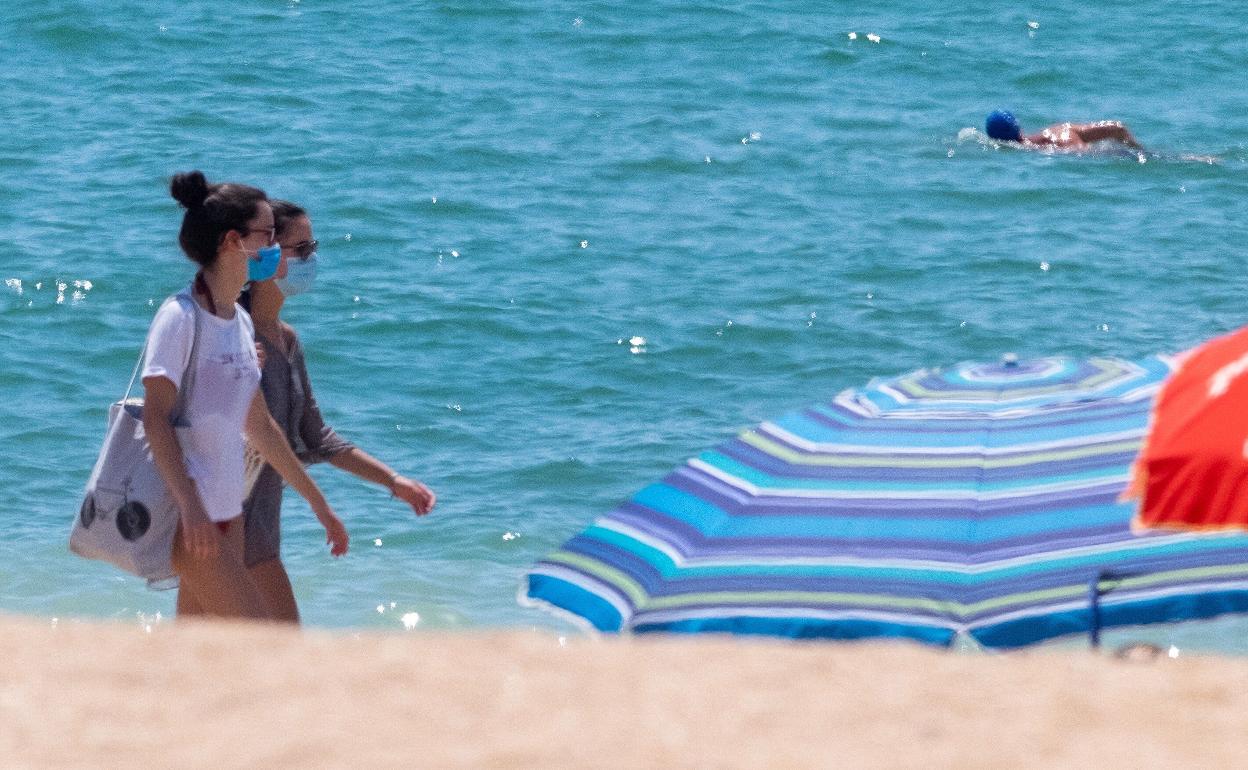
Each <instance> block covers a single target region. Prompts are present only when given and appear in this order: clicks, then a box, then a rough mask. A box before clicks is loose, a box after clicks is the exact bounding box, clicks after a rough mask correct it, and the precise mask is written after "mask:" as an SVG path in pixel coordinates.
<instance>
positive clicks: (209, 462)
mask: <svg viewBox="0 0 1248 770" xmlns="http://www.w3.org/2000/svg"><path fill="white" fill-rule="evenodd" d="M170 193H171V194H172V196H173V198H174V199H175V200H177V201H178V203H180V204H182V206H183V207H184V208H185V209H186V213H185V215H184V216H183V218H182V228H181V230H180V232H179V233H178V243H179V244H180V245H181V247H182V250H183V251H184V252H185V253H186V255H187V257H189V258H190V259H191V260H192V261H193V262H195V263H196V264H198V265H199V268H200V269H199V272H197V273H196V275H195V279H194V281H193V282H192V284H191V285H190V286H188V287H187V288H186V289H184V290H182V291H181V292H179V293H178V294H176V295H175V296H174V297H172V298H170V300H168V301H166V302H165V303H164V304H163V305H162V306H161V308H160V310H159V311H157V313H156V317H155V318H154V319H153V320H152V326H151V329H150V331H149V332H148V341H147V356H146V359H145V361H144V365H143V387H144V390H145V403H144V407H143V428H144V430H145V431H146V433H147V437H148V441H149V442H150V444H151V447H152V454H153V457H154V458H155V461H156V467H157V469H158V470H159V472H160V475H161V477H162V478H163V479H164V481H165V483H166V485H167V486H168V487H169V491H170V493H171V494H172V496H173V499H174V501H175V502H176V503H177V507H178V510H179V514H180V515H179V523H178V533H177V535H176V536H175V538H174V544H173V567H174V571H175V572H177V574H178V577H179V578H180V580H179V590H178V602H177V606H178V615H179V616H183V615H214V616H220V617H239V618H253V619H268V618H272V617H273V615H274V613H273V611H272V610H271V609H270V608H269V606H268V604H267V603H266V601H265V599H264V596H263V595H262V594H261V592H260V591H259V589H258V588H257V587H256V585H255V583H254V581H253V580H252V579H251V577H250V576H249V575H248V574H247V570H246V568H245V566H244V564H243V526H242V524H243V520H242V512H243V497H244V494H245V490H244V459H243V453H244V444H243V436H244V434H245V435H246V438H247V439H248V440H249V441H250V442H251V444H252V446H254V447H255V448H256V450H257V451H258V452H259V453H260V456H261V457H262V458H263V459H264V460H265V462H267V463H268V464H269V465H270V466H272V467H273V468H275V469H276V470H277V472H278V473H279V474H281V476H282V478H283V479H285V480H286V482H287V483H288V484H290V485H291V486H292V487H294V488H295V490H296V491H298V492H299V494H300V495H302V496H303V497H304V498H305V499H306V500H307V501H308V503H309V504H310V505H311V507H312V511H313V512H314V513H315V514H316V517H317V519H318V520H319V521H320V522H321V525H322V526H324V527H325V532H326V536H327V537H326V541H327V542H328V543H329V544H330V551H331V553H333V554H334V555H335V556H340V555H342V554H343V553H346V550H347V544H348V538H347V531H346V529H345V527H343V525H342V522H341V521H340V520H339V519H338V517H337V516H336V515H335V514H334V512H333V510H332V509H331V508H330V507H329V504H328V503H327V502H326V501H325V498H324V496H323V495H322V494H321V491H320V489H318V488H317V486H316V484H315V483H314V482H313V481H312V479H311V478H309V477H308V474H307V472H306V471H305V470H304V468H303V465H302V464H301V463H300V462H299V460H298V459H297V458H296V457H295V455H294V453H293V452H292V451H291V450H290V446H289V445H288V444H287V443H286V437H285V436H284V435H283V433H282V432H281V430H280V429H279V428H278V427H277V425H276V424H275V423H274V422H273V418H272V417H270V416H269V412H268V409H267V407H266V406H265V401H264V398H263V396H262V395H261V393H260V390H259V382H260V368H259V365H258V362H257V359H256V348H255V333H254V329H253V327H252V323H251V318H250V317H249V316H248V315H247V313H246V311H244V310H243V309H242V308H241V307H239V306H238V305H237V304H236V302H235V300H237V298H238V295H239V292H240V291H242V288H243V286H244V284H246V282H247V281H248V280H264V279H267V278H269V277H271V276H272V275H273V272H274V270H276V267H277V264H278V261H279V260H280V250H279V249H278V247H276V246H275V240H276V239H275V231H274V227H273V211H272V208H271V207H270V206H269V202H268V199H267V197H266V196H265V194H264V192H263V191H262V190H259V189H257V188H255V187H249V186H247V185H241V184H232V183H224V184H209V183H208V181H207V180H206V179H205V178H204V175H203V174H202V173H200V172H199V171H191V172H189V173H182V174H177V175H175V176H174V177H173V181H172V183H171V184H170ZM192 350H194V352H195V359H194V360H191V352H192ZM191 367H194V369H193V370H191ZM187 371H193V372H194V376H193V380H192V382H191V385H190V388H189V391H188V392H187V393H186V394H185V396H184V403H183V407H182V413H181V415H180V417H181V419H180V421H179V423H178V426H179V430H178V431H175V430H174V423H173V413H174V410H175V408H176V405H177V402H178V391H179V388H180V387H181V385H182V383H183V381H184V375H185V373H186V372H187Z"/></svg>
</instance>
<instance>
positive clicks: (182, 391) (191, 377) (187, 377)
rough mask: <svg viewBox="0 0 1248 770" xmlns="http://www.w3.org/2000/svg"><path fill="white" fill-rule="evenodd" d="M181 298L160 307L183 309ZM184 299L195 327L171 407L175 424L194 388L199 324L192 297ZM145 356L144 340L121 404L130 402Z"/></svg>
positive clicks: (177, 296) (176, 296)
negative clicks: (173, 304)
mask: <svg viewBox="0 0 1248 770" xmlns="http://www.w3.org/2000/svg"><path fill="white" fill-rule="evenodd" d="M182 296H183V295H182V293H181V292H179V293H177V294H175V295H173V296H172V297H170V298H169V299H167V300H165V301H164V302H163V303H162V304H161V307H162V308H163V307H164V306H165V305H167V304H169V303H170V302H177V303H178V304H180V305H183V307H185V305H184V304H183V301H182ZM186 299H187V301H189V302H190V303H191V313H192V315H191V317H192V318H194V319H195V325H194V326H193V327H192V329H191V354H190V356H189V357H188V358H187V361H186V369H185V370H184V371H183V373H182V387H180V388H178V398H177V401H175V402H174V406H173V419H174V422H177V421H178V420H180V419H182V414H183V412H184V411H185V410H186V399H187V395H188V394H189V393H190V391H191V388H192V387H194V384H195V354H196V353H197V352H198V350H199V323H200V321H199V310H198V309H197V308H196V307H195V299H194V297H191V296H189V295H188V296H187V297H186ZM146 355H147V340H144V341H143V349H142V350H140V351H139V360H138V361H135V363H134V371H132V372H130V382H129V384H127V385H126V395H124V396H122V397H121V400H122V401H123V402H125V401H129V400H130V391H132V390H133V389H134V382H135V380H137V379H138V377H139V370H140V369H142V368H143V357H144V356H146Z"/></svg>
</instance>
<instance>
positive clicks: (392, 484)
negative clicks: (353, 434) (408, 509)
mask: <svg viewBox="0 0 1248 770" xmlns="http://www.w3.org/2000/svg"><path fill="white" fill-rule="evenodd" d="M329 462H330V463H331V464H332V465H334V467H336V468H341V469H343V470H344V471H347V472H348V473H354V474H355V475H356V476H359V477H360V478H362V479H364V480H365V481H371V482H373V483H374V484H380V485H381V486H383V487H385V488H386V489H388V490H390V493H391V494H393V495H394V496H395V497H397V498H399V499H400V500H402V501H403V502H405V503H407V504H408V505H410V506H412V510H413V511H415V512H416V515H417V516H424V515H425V514H426V513H429V511H431V510H433V506H434V504H435V503H437V501H438V498H437V495H435V494H434V493H433V490H431V489H430V488H429V487H427V486H425V485H424V484H422V483H420V482H419V481H417V480H416V479H409V478H408V477H406V476H404V475H402V474H400V473H398V472H397V471H394V470H392V469H391V468H390V466H388V465H386V464H385V463H383V462H382V461H381V460H378V459H377V458H376V457H373V456H372V455H370V454H369V453H368V452H365V451H364V450H363V449H360V448H359V447H352V448H350V449H348V450H347V451H345V452H339V453H338V454H336V455H334V456H333V457H331V458H329Z"/></svg>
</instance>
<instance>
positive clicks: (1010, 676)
mask: <svg viewBox="0 0 1248 770" xmlns="http://www.w3.org/2000/svg"><path fill="white" fill-rule="evenodd" d="M0 661H3V663H2V664H0V666H2V667H3V668H2V670H3V674H2V675H0V758H2V759H0V763H2V764H3V765H4V766H5V767H25V766H37V767H49V766H64V765H75V766H82V765H91V766H108V767H120V766H125V765H132V766H151V765H155V766H162V767H163V766H180V767H214V768H224V767H242V766H252V767H275V766H286V767H291V766H316V767H325V766H342V767H345V766H348V765H351V766H360V767H364V766H407V767H422V768H423V767H436V768H441V767H480V768H501V767H507V768H545V767H630V768H649V767H658V768H663V767H778V768H779V767H783V768H791V767H841V766H851V767H953V766H959V767H1033V766H1044V767H1054V766H1075V765H1095V766H1098V767H1233V766H1242V765H1243V764H1244V763H1245V761H1248V760H1246V759H1245V757H1244V753H1245V750H1248V728H1245V726H1244V720H1245V714H1248V660H1241V659H1231V658H1217V657H1207V658H1199V657H1185V656H1180V657H1179V658H1177V659H1168V658H1166V657H1160V658H1157V659H1154V660H1151V661H1148V662H1143V663H1138V662H1126V661H1122V660H1116V659H1113V658H1109V657H1104V656H1098V655H1095V654H1093V653H1090V652H1084V651H1065V652H1061V651H1059V652H1026V653H1016V654H1011V655H992V656H989V655H979V654H956V653H944V652H940V651H935V650H929V649H925V648H920V647H917V646H913V645H908V644H882V643H870V644H832V643H785V642H781V641H772V640H762V639H730V638H723V637H720V638H671V637H668V638H661V639H651V638H645V639H631V640H630V639H589V638H572V639H567V640H563V641H561V640H560V639H559V638H558V637H555V636H546V635H539V634H528V633H522V632H487V633H454V634H452V633H436V632H423V633H408V634H402V633H391V634H383V633H361V634H352V633H330V632H326V631H304V632H298V631H294V630H290V629H282V628H275V627H268V626H255V625H243V624H226V623H200V624H191V623H187V624H178V625H176V626H175V625H173V624H164V625H159V626H157V627H155V628H154V629H153V630H152V631H151V632H150V633H145V632H144V631H143V630H142V629H140V628H136V627H133V626H122V625H111V624H100V623H89V622H67V621H64V620H62V621H60V622H59V623H56V624H54V623H52V622H51V621H49V620H46V619H45V620H36V619H26V618H15V617H6V618H0Z"/></svg>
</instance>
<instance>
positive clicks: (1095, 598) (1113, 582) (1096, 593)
mask: <svg viewBox="0 0 1248 770" xmlns="http://www.w3.org/2000/svg"><path fill="white" fill-rule="evenodd" d="M1139 574H1142V573H1138V572H1113V571H1111V570H1101V571H1100V572H1098V573H1096V577H1094V578H1092V580H1091V582H1089V583H1088V644H1089V646H1091V647H1092V649H1094V650H1096V649H1099V648H1100V646H1101V626H1102V620H1101V597H1102V596H1104V595H1105V594H1107V593H1109V592H1110V591H1112V590H1114V589H1115V588H1117V587H1118V586H1119V585H1121V584H1122V581H1123V580H1125V579H1126V578H1129V577H1134V576H1136V575H1139ZM1106 582H1109V585H1108V586H1106V587H1105V588H1101V584H1102V583H1106Z"/></svg>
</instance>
